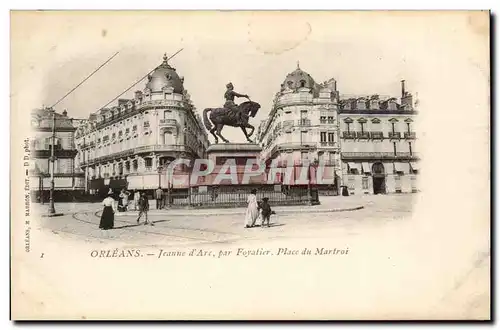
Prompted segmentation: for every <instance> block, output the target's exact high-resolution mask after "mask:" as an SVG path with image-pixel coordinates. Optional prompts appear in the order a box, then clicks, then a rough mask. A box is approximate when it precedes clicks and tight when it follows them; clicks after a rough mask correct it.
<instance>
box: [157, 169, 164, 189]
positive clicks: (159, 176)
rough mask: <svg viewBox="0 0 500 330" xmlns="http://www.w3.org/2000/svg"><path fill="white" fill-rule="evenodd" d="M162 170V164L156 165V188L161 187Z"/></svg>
mask: <svg viewBox="0 0 500 330" xmlns="http://www.w3.org/2000/svg"><path fill="white" fill-rule="evenodd" d="M162 170H163V166H161V165H160V166H158V188H160V189H161V172H162Z"/></svg>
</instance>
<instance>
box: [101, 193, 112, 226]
mask: <svg viewBox="0 0 500 330" xmlns="http://www.w3.org/2000/svg"><path fill="white" fill-rule="evenodd" d="M102 205H104V209H103V210H102V214H101V222H100V223H99V228H100V229H102V230H108V229H112V228H113V227H114V225H115V212H116V208H115V200H114V198H113V190H111V189H109V192H108V196H107V197H106V198H104V200H103V201H102Z"/></svg>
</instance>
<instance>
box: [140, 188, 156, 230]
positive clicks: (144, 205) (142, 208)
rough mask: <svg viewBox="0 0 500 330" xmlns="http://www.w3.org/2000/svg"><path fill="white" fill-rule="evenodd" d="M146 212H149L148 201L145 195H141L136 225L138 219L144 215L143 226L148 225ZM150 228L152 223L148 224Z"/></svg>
mask: <svg viewBox="0 0 500 330" xmlns="http://www.w3.org/2000/svg"><path fill="white" fill-rule="evenodd" d="M148 211H149V201H148V197H147V196H146V193H142V195H141V198H140V199H139V217H138V218H137V224H139V219H141V216H142V215H143V214H144V215H145V216H146V221H145V222H144V225H147V224H148ZM150 223H151V226H154V224H153V221H151V222H150Z"/></svg>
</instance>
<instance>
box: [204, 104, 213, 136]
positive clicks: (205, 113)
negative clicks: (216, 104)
mask: <svg viewBox="0 0 500 330" xmlns="http://www.w3.org/2000/svg"><path fill="white" fill-rule="evenodd" d="M209 111H212V109H211V108H207V109H205V110H203V124H204V125H205V128H206V129H207V130H209V131H210V130H211V129H212V124H211V123H210V120H209V119H208V116H207V112H209Z"/></svg>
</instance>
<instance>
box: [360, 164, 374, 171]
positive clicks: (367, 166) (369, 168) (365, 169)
mask: <svg viewBox="0 0 500 330" xmlns="http://www.w3.org/2000/svg"><path fill="white" fill-rule="evenodd" d="M362 165H363V173H371V171H372V170H371V167H370V163H366V162H363V163H362Z"/></svg>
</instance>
